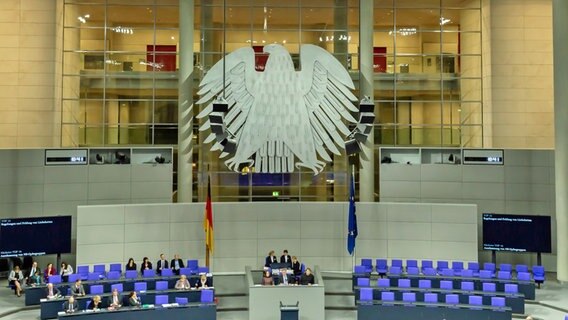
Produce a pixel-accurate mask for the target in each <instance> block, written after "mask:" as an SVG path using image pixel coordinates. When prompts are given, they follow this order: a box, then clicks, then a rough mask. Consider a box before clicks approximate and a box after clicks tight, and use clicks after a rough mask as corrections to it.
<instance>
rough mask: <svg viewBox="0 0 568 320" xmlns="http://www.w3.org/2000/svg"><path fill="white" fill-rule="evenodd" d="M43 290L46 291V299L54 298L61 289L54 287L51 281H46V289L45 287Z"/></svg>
mask: <svg viewBox="0 0 568 320" xmlns="http://www.w3.org/2000/svg"><path fill="white" fill-rule="evenodd" d="M45 291H46V295H47V299H55V298H57V297H59V296H61V291H59V289H57V288H56V287H54V286H53V283H48V284H47V289H45Z"/></svg>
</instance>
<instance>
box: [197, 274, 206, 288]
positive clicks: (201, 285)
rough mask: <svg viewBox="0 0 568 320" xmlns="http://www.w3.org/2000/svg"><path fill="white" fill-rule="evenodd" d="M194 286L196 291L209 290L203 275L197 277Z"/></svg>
mask: <svg viewBox="0 0 568 320" xmlns="http://www.w3.org/2000/svg"><path fill="white" fill-rule="evenodd" d="M195 286H196V287H197V289H206V288H209V284H208V282H207V276H206V275H205V274H202V275H201V276H200V277H199V280H197V283H196V284H195Z"/></svg>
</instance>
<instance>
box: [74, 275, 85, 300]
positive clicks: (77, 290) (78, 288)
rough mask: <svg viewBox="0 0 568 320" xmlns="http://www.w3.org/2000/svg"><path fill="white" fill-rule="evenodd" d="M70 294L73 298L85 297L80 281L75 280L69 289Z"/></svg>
mask: <svg viewBox="0 0 568 320" xmlns="http://www.w3.org/2000/svg"><path fill="white" fill-rule="evenodd" d="M71 294H72V295H74V296H75V297H81V296H84V295H85V288H84V287H83V284H82V283H81V279H77V280H76V281H75V284H74V285H73V286H72V287H71Z"/></svg>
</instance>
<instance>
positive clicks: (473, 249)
mask: <svg viewBox="0 0 568 320" xmlns="http://www.w3.org/2000/svg"><path fill="white" fill-rule="evenodd" d="M347 209H348V205H347V203H340V202H339V203H337V202H336V203H331V202H327V203H314V202H247V203H226V202H224V203H215V204H214V205H213V215H214V234H215V251H214V254H213V256H212V260H211V267H212V270H213V271H215V272H226V271H242V270H244V268H245V266H247V265H249V266H253V267H261V266H262V265H263V264H264V258H265V257H266V255H267V254H268V252H269V251H270V250H275V251H276V253H277V255H278V256H280V254H281V252H282V250H283V249H288V251H289V252H290V254H291V255H296V256H298V258H299V260H300V261H302V262H304V263H306V265H308V266H313V265H319V266H320V267H321V268H322V269H323V270H351V269H352V258H351V257H350V256H349V255H348V253H347V249H346V234H347ZM203 212H204V204H203V203H190V204H147V205H108V206H80V207H78V211H77V216H78V220H77V223H78V227H77V228H78V229H77V230H78V232H77V234H78V237H77V263H78V264H95V263H116V262H120V263H124V262H126V261H127V259H128V258H130V257H133V258H134V259H135V260H136V261H137V262H138V263H139V262H140V261H141V259H142V258H143V257H144V256H148V257H150V259H151V260H152V261H155V260H157V259H158V256H159V254H160V253H165V254H166V255H167V257H168V258H171V257H172V255H173V254H175V253H179V254H180V255H181V256H182V258H183V259H189V258H191V259H199V260H200V263H201V264H204V255H205V249H204V241H203V239H204V236H203ZM476 212H477V209H476V206H475V205H451V204H450V205H448V204H403V203H358V204H357V217H358V226H359V237H358V238H357V251H356V259H357V261H359V259H360V258H361V257H369V258H383V257H384V258H417V259H434V260H436V259H448V260H452V259H455V260H466V261H475V260H477V223H476V215H477V213H476Z"/></svg>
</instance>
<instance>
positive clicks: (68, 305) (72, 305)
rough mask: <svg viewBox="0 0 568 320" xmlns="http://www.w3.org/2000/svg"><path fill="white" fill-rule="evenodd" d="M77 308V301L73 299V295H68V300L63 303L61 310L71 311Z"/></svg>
mask: <svg viewBox="0 0 568 320" xmlns="http://www.w3.org/2000/svg"><path fill="white" fill-rule="evenodd" d="M77 310H79V304H77V301H75V298H74V297H73V296H70V297H69V300H67V301H65V302H64V303H63V311H65V312H66V313H73V312H75V311H77Z"/></svg>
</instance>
